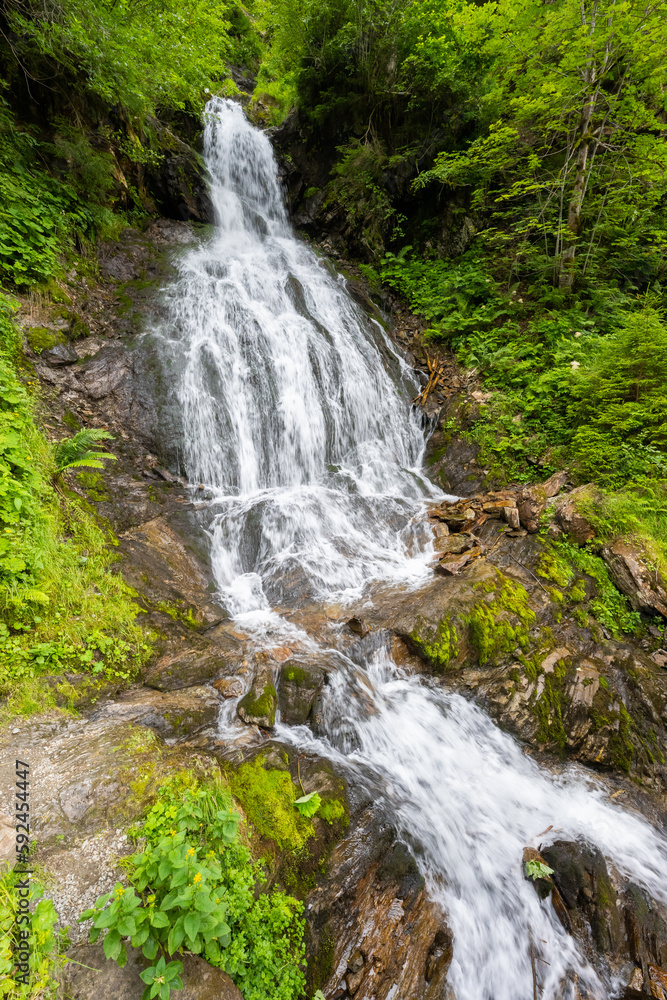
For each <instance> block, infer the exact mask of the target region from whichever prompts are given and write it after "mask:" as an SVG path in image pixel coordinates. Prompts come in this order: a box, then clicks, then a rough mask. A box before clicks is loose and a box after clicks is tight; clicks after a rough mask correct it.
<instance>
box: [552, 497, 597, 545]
mask: <svg viewBox="0 0 667 1000" xmlns="http://www.w3.org/2000/svg"><path fill="white" fill-rule="evenodd" d="M595 492H596V491H595V487H594V486H592V485H591V484H588V485H586V486H579V487H577V489H576V490H572V492H571V493H568V494H567V496H566V497H564V498H562V499H561V500H558V501H557V502H556V504H555V505H554V519H555V521H556V524H557V525H558V526H559V527H560V528H561V530H562V531H563V532H564V533H565V534H566V535H567V536H568V538H569V539H570V540H571V541H573V542H574V543H575V544H576V545H584V544H585V543H586V542H588V541H590V540H591V538H594V537H595V532H594V530H593V528H592V527H591V525H590V524H589V522H588V521H587V520H586V518H585V517H584V515H583V514H581V513H580V512H579V510H578V509H577V503H578V502H579V501H580V500H582V499H585V498H591V497H592V496H594V494H595Z"/></svg>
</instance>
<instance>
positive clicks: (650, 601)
mask: <svg viewBox="0 0 667 1000" xmlns="http://www.w3.org/2000/svg"><path fill="white" fill-rule="evenodd" d="M602 558H603V559H604V561H605V562H606V564H607V566H608V567H609V574H610V576H611V578H612V580H613V581H614V583H615V584H616V586H617V587H618V589H619V590H620V591H621V592H622V593H624V594H625V595H626V596H627V597H628V598H629V600H630V604H631V605H632V607H633V608H634V609H635V611H648V612H650V613H653V614H659V615H662V617H663V618H667V581H666V580H665V579H664V577H663V575H662V574H661V572H660V570H659V569H656V568H654V567H653V566H649V563H650V562H652V560H650V558H649V556H648V555H647V553H646V551H645V549H644V547H643V546H642V545H641V543H639V542H631V541H626V540H624V539H617V540H616V541H615V542H613V543H612V544H611V545H606V546H605V547H604V549H603V550H602Z"/></svg>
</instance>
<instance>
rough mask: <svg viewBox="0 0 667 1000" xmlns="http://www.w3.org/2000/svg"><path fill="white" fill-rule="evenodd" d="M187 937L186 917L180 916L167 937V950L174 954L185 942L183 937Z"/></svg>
mask: <svg viewBox="0 0 667 1000" xmlns="http://www.w3.org/2000/svg"><path fill="white" fill-rule="evenodd" d="M184 938H185V927H184V918H183V917H179V918H178V920H177V921H176V923H175V924H174V926H173V927H172V928H171V930H170V931H169V937H168V939H167V951H168V952H169V954H170V955H173V954H174V952H175V951H177V950H178V949H179V948H180V946H181V945H182V944H183V939H184Z"/></svg>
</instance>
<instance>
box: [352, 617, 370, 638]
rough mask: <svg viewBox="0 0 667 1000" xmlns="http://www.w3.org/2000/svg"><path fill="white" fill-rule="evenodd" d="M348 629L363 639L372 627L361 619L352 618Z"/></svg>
mask: <svg viewBox="0 0 667 1000" xmlns="http://www.w3.org/2000/svg"><path fill="white" fill-rule="evenodd" d="M347 627H348V628H349V630H350V632H354V634H355V635H358V636H361V638H362V639H363V637H364V636H365V635H368V633H369V632H370V630H371V627H370V625H369V624H368V623H367V622H364V621H362V620H361V619H360V618H350V620H349V621H348V622H347Z"/></svg>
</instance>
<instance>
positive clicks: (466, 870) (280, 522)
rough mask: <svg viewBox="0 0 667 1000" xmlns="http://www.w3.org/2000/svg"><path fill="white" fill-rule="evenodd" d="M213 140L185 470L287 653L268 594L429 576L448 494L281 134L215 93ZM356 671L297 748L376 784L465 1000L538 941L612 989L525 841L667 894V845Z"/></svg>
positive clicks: (188, 377) (243, 596)
mask: <svg viewBox="0 0 667 1000" xmlns="http://www.w3.org/2000/svg"><path fill="white" fill-rule="evenodd" d="M205 147H206V158H207V163H208V167H209V170H210V174H211V187H212V197H213V202H214V205H215V208H216V213H217V219H218V223H217V227H216V231H215V234H214V236H213V237H212V238H211V239H209V240H208V241H205V242H203V243H202V244H201V245H200V246H199V247H198V248H196V249H195V250H193V251H191V252H190V253H189V254H188V255H187V257H186V258H185V260H184V261H183V262H182V265H181V278H180V280H179V281H178V282H177V284H176V285H175V286H174V288H173V289H172V290H171V293H170V309H171V322H170V324H169V328H168V331H167V332H166V334H165V338H166V340H167V346H168V349H169V351H170V352H171V355H172V358H173V359H175V361H176V368H177V370H178V371H179V382H178V393H179V398H180V401H181V404H182V410H183V420H184V428H185V434H184V438H185V442H186V454H185V463H186V467H187V472H188V476H189V478H190V480H191V481H193V482H202V483H204V484H206V486H208V487H209V488H210V490H211V491H212V492H213V500H212V501H211V510H212V512H213V521H212V527H211V547H212V556H213V563H214V567H215V572H216V576H217V581H218V584H219V587H220V593H221V595H222V597H223V598H224V599H225V601H226V602H227V605H228V607H229V608H230V610H231V611H232V612H233V613H234V614H236V615H237V616H239V620H240V621H241V622H242V623H243V627H244V628H245V629H246V630H248V631H252V632H254V633H255V635H256V637H257V641H258V642H259V643H260V644H268V645H270V644H271V642H272V641H275V633H276V630H277V631H278V632H280V629H281V628H282V629H283V631H287V632H289V630H290V628H292V627H291V626H288V625H287V624H286V623H281V620H280V619H279V617H278V616H277V615H275V614H274V613H272V612H270V611H269V610H268V609H269V607H270V604H271V603H281V602H288V601H290V600H292V601H294V599H295V596H296V597H299V598H300V599H302V598H303V597H304V596H307V595H308V594H313V595H315V596H316V597H318V598H320V599H325V600H332V599H336V598H340V597H341V595H342V596H343V597H345V596H346V595H350V594H352V593H358V592H359V591H360V589H361V588H362V587H363V585H364V583H365V582H366V581H368V580H371V579H378V578H381V579H390V580H391V579H393V580H404V581H408V582H410V583H412V584H413V585H414V584H418V583H419V582H420V580H423V579H425V578H426V577H427V576H428V573H429V571H428V568H427V558H428V545H426V544H425V543H424V540H423V539H420V538H419V532H418V528H417V527H416V526H415V523H413V519H414V518H415V516H416V515H417V514H418V512H419V511H420V509H421V507H422V506H423V503H424V498H426V497H428V496H429V494H432V492H433V488H432V487H430V486H429V484H428V483H427V481H426V480H425V479H424V478H423V476H422V475H421V473H420V471H419V468H420V464H421V461H422V457H423V447H424V439H423V434H422V431H421V430H420V427H419V425H418V423H417V421H416V420H415V418H414V417H413V415H412V414H411V412H410V398H411V397H412V396H413V395H414V394H415V392H416V385H415V383H414V381H413V378H412V375H411V373H410V371H409V370H408V369H407V368H406V367H405V365H404V364H403V362H402V361H401V360H400V359H399V358H398V357H397V355H396V354H395V352H394V351H393V350H392V349H391V347H390V346H389V344H388V342H387V340H386V338H385V336H384V334H383V333H382V331H381V330H380V329H379V328H377V327H375V326H374V325H373V324H371V323H370V322H369V321H368V320H367V319H366V318H365V317H364V316H363V315H362V314H361V312H360V311H359V310H358V309H357V307H356V306H355V305H354V304H353V303H352V302H351V300H350V299H349V297H348V296H347V294H346V292H345V287H344V283H343V282H342V281H341V280H339V279H338V278H336V277H335V276H332V274H331V273H330V272H329V270H328V268H327V266H326V265H325V264H323V263H322V262H320V261H318V259H317V258H316V256H315V255H314V254H313V253H312V252H311V251H310V250H309V249H308V248H307V247H306V246H305V245H303V244H302V243H299V242H298V241H297V240H295V238H294V236H293V235H292V233H291V231H290V228H289V226H288V223H287V220H286V217H285V212H284V209H283V206H282V199H281V196H280V191H279V188H278V184H277V180H276V167H275V163H274V161H273V157H272V153H271V148H270V144H269V142H268V140H267V138H266V137H265V136H264V135H262V133H260V132H259V131H257V130H256V129H254V128H252V127H251V126H250V125H249V124H248V123H247V121H246V119H245V117H244V115H243V112H242V110H241V108H240V107H238V106H237V105H234V104H232V103H230V102H227V101H223V100H221V99H217V98H216V99H214V100H213V101H212V102H211V104H210V105H209V120H208V123H207V127H206V137H205ZM420 547H421V552H420ZM415 552H416V554H413V553H415ZM263 609H264V610H263ZM292 631H293V629H292ZM272 636H273V638H272ZM301 638H302V639H305V638H306V637H305V636H303V635H302V636H301ZM340 661H341V664H342V667H341V670H340V671H339V672H338V673H337V674H336V675H335V676H334V680H333V683H332V684H331V685H329V686H328V687H327V688H326V699H327V700H326V703H325V709H324V711H325V715H326V717H327V719H328V723H327V726H326V729H327V737H326V738H322V739H321V740H314V738H313V736H312V734H311V733H310V731H309V730H308V729H305V728H295V729H292V730H290V729H288V728H287V727H279V733H280V736H281V738H283V739H285V740H292V741H295V742H297V743H299V744H311V745H313V746H314V747H316V748H318V749H319V750H320V752H323V753H325V754H329V755H331V756H333V757H335V758H336V759H337V760H338V761H339V762H340V763H341V765H342V766H344V767H346V768H348V769H349V770H350V775H351V780H358V781H370V782H371V783H372V785H373V787H374V788H377V789H378V796H379V797H380V799H381V800H383V801H384V803H385V805H386V807H387V808H388V810H389V811H390V813H391V816H392V819H393V821H394V822H395V823H396V826H397V828H398V830H399V834H400V836H402V837H403V838H404V839H405V840H406V841H407V842H408V843H409V844H410V845H411V848H412V850H413V851H414V853H415V856H416V857H417V860H418V863H419V864H420V866H421V868H422V871H423V872H424V874H425V876H426V878H427V881H428V885H429V889H430V892H431V893H432V895H433V896H434V897H435V898H437V899H439V900H440V901H441V902H442V904H443V907H444V909H445V911H446V913H447V919H448V922H449V925H450V927H451V930H452V932H453V936H454V959H453V962H452V966H451V969H450V972H449V983H450V984H451V986H452V988H453V990H454V993H455V996H456V1000H531V998H532V996H533V973H532V970H531V962H530V951H529V949H530V942H531V941H532V946H533V949H534V955H535V957H536V968H537V977H538V984H539V990H540V996H541V997H542V998H543V1000H557V998H559V997H564V996H568V995H569V994H568V993H567V989H569V987H564V986H563V982H564V980H565V979H569V981H572V979H573V976H574V974H576V977H577V978H578V981H579V984H580V985H582V984H583V985H585V986H586V987H587V989H588V990H589V995H590V996H593V997H595V998H596V1000H602V998H603V997H607V996H608V995H609V988H610V987H612V986H613V984H611V983H610V979H609V976H608V975H607V974H605V972H604V970H601V971H600V970H598V972H596V971H595V970H593V969H592V968H591V967H590V966H589V965H588V963H587V961H586V959H585V958H584V956H583V955H582V954H581V953H580V952H579V950H578V948H577V945H576V943H575V941H574V939H573V938H571V937H570V936H569V935H567V934H566V933H565V932H564V930H563V929H562V927H561V925H560V923H559V922H558V920H557V919H556V917H555V915H554V912H553V909H552V906H551V903H550V902H549V901H546V902H540V901H539V899H538V897H537V895H536V893H535V891H534V889H533V887H532V886H531V885H529V884H528V883H527V882H526V881H525V880H524V878H523V877H522V871H521V860H522V853H523V849H524V847H525V846H526V845H527V844H533V845H537V844H538V843H539V841H540V836H539V835H540V834H541V833H542V831H545V830H546V828H547V827H549V826H552V825H553V827H554V828H555V829H554V830H552V831H551V833H549V834H546V835H545V836H544V839H545V842H548V841H549V839H557V838H558V837H563V838H566V839H567V838H570V839H571V838H577V837H583V838H586V839H588V840H590V841H591V842H592V843H594V844H596V845H597V846H598V847H599V848H600V849H601V850H602V851H603V853H604V854H605V855H606V856H607V858H608V859H610V860H611V861H612V862H613V863H614V864H615V865H616V866H617V867H618V868H619V869H620V870H621V871H623V872H625V873H626V874H627V875H629V876H631V877H632V878H633V879H634V880H635V881H637V882H638V883H639V884H640V885H643V886H645V887H646V888H647V889H648V890H649V892H650V893H651V894H652V895H653V896H654V897H655V898H656V899H660V900H663V901H665V902H667V897H666V888H665V887H666V886H667V854H666V851H665V843H664V841H663V840H662V839H661V838H660V837H659V835H658V834H657V833H656V831H654V830H653V829H652V827H651V826H650V825H649V824H648V823H646V822H645V821H644V820H643V819H642V818H641V817H639V816H635V815H633V814H631V813H630V812H628V811H624V810H623V809H622V808H621V807H620V806H617V805H614V804H612V803H610V802H609V801H607V800H606V797H605V795H606V793H605V791H604V788H603V786H602V785H601V784H599V783H595V782H594V781H593V780H592V779H591V778H590V777H586V776H585V775H584V773H583V772H582V771H580V770H577V769H569V770H567V771H565V772H564V774H563V775H561V776H560V777H554V776H552V775H551V774H550V773H549V772H547V771H544V770H541V769H540V768H538V767H537V765H536V764H535V763H534V762H533V761H532V760H531V759H530V758H529V757H527V756H526V755H525V754H524V753H523V751H522V750H521V748H520V747H519V746H518V745H517V744H516V743H515V741H514V740H512V739H511V738H510V737H509V736H507V735H506V734H504V733H502V732H500V731H499V730H498V729H497V728H496V727H495V726H494V725H493V723H492V722H491V721H490V719H489V718H488V717H487V716H486V715H485V713H484V712H482V711H481V710H480V709H479V708H477V707H476V706H475V705H474V704H471V703H469V702H467V701H465V700H464V699H462V698H461V697H459V696H457V695H453V694H447V693H444V692H443V691H442V690H440V689H439V688H437V687H435V686H433V687H431V686H429V685H428V684H426V683H424V682H422V681H420V680H418V679H415V678H408V677H405V676H403V675H402V674H400V672H399V671H397V669H396V667H395V665H394V664H393V663H392V662H391V661H390V660H389V659H388V658H387V657H386V656H382V655H378V656H376V657H374V658H371V659H370V660H369V661H368V662H367V663H365V664H363V665H361V666H360V665H355V664H352V663H351V662H349V661H348V664H347V667H346V666H345V658H344V657H342V656H341V658H340ZM231 707H232V706H231V705H230V706H228V709H229V712H230V711H231ZM229 712H228V713H227V714H228V715H229ZM226 724H230V725H231V720H230V719H227V720H226ZM600 977H601V978H600ZM396 996H397V1000H410V998H408V997H407V996H404V995H403V994H401V993H400V991H399V992H398V993H397V995H396Z"/></svg>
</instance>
